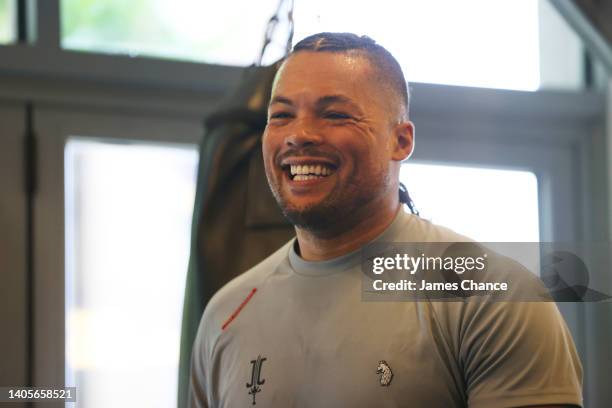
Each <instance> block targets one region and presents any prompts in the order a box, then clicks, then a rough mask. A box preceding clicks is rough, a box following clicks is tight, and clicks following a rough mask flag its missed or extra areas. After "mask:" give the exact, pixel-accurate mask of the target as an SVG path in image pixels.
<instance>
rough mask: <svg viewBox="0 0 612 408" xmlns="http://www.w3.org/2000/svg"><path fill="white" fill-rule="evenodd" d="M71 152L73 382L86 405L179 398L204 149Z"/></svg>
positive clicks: (80, 144)
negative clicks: (192, 239) (180, 359)
mask: <svg viewBox="0 0 612 408" xmlns="http://www.w3.org/2000/svg"><path fill="white" fill-rule="evenodd" d="M65 154H66V161H65V163H66V171H65V174H66V176H65V177H66V193H65V194H66V234H67V235H66V252H67V253H66V377H67V378H66V383H67V384H71V385H74V386H76V387H78V389H79V397H78V398H79V400H80V404H82V405H83V406H87V407H110V406H112V407H136V406H142V407H145V406H146V407H162V406H164V407H170V406H174V405H175V404H176V392H177V372H178V357H179V341H180V325H181V315H182V306H183V293H184V289H185V286H184V285H185V276H186V272H187V263H188V258H189V248H190V228H191V217H192V211H193V202H194V196H195V176H196V167H197V161H198V153H197V150H196V149H195V146H187V147H183V146H176V145H174V146H172V145H160V144H158V145H155V144H143V143H139V144H127V145H126V144H110V143H105V142H103V141H95V142H94V141H84V140H80V139H74V138H73V139H70V140H69V142H68V144H67V147H66V150H65ZM109 390H112V392H109ZM134 390H141V391H142V390H146V392H140V391H139V392H135V391H134Z"/></svg>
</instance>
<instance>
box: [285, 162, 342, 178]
mask: <svg viewBox="0 0 612 408" xmlns="http://www.w3.org/2000/svg"><path fill="white" fill-rule="evenodd" d="M289 170H290V172H291V175H292V176H295V177H294V178H293V179H294V180H310V179H311V178H316V177H318V176H329V175H330V174H332V172H333V169H331V168H330V167H327V166H326V165H324V164H308V165H299V164H296V165H294V164H292V165H291V166H289ZM298 176H302V177H300V178H299V179H298ZM305 177H309V178H305Z"/></svg>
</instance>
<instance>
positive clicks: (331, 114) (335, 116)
mask: <svg viewBox="0 0 612 408" xmlns="http://www.w3.org/2000/svg"><path fill="white" fill-rule="evenodd" d="M323 116H324V117H325V119H335V120H338V119H350V118H351V115H347V114H346V113H342V112H335V111H334V112H325V114H324V115H323Z"/></svg>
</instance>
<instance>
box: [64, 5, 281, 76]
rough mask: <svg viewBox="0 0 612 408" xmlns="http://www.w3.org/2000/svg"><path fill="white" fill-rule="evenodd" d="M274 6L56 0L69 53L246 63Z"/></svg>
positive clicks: (255, 50)
mask: <svg viewBox="0 0 612 408" xmlns="http://www.w3.org/2000/svg"><path fill="white" fill-rule="evenodd" d="M236 3H242V4H236ZM276 6H277V0H263V1H257V2H251V1H242V2H240V1H239V2H232V3H223V2H216V1H202V0H173V1H168V0H131V1H124V0H106V1H103V2H100V1H90V0H61V30H62V33H61V38H62V39H61V42H62V47H63V48H66V49H71V50H80V51H95V52H104V53H119V54H128V55H131V56H138V55H143V56H155V57H164V58H172V59H182V60H192V61H201V62H208V63H213V64H214V63H217V64H225V65H249V64H252V63H253V62H254V61H255V59H256V57H257V56H258V55H259V52H260V48H261V45H262V41H263V33H264V30H265V27H266V23H267V21H268V19H269V18H270V16H271V15H272V14H273V13H274V10H275V9H276ZM237 10H239V12H237Z"/></svg>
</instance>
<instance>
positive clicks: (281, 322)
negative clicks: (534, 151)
mask: <svg viewBox="0 0 612 408" xmlns="http://www.w3.org/2000/svg"><path fill="white" fill-rule="evenodd" d="M408 112H409V110H408V91H407V87H406V82H405V80H404V77H403V74H402V71H401V69H400V67H399V65H398V64H397V62H396V61H395V59H394V58H393V56H391V54H389V53H388V52H387V51H386V50H385V49H384V48H382V47H381V46H379V45H377V44H376V43H375V42H374V41H373V40H371V39H369V38H367V37H358V36H356V35H353V34H347V33H321V34H317V35H314V36H311V37H308V38H306V39H304V40H302V41H301V42H300V43H298V44H297V45H296V46H295V47H294V50H293V51H292V53H291V54H290V56H289V57H288V58H287V59H286V60H285V62H284V63H283V65H282V66H281V68H280V70H279V72H278V74H277V77H276V80H275V82H274V86H273V90H272V98H271V100H270V105H269V111H268V125H267V127H266V130H265V133H264V137H263V157H264V163H265V168H266V175H267V177H268V182H269V184H270V187H271V189H272V192H273V193H274V196H275V197H276V199H277V201H278V203H279V205H280V207H281V209H282V211H283V213H284V214H285V216H286V217H287V218H288V219H289V220H290V221H291V222H292V223H293V224H294V225H295V231H296V238H295V239H292V240H291V241H290V242H288V243H287V244H286V245H284V246H283V247H282V248H280V249H279V250H278V251H277V252H275V253H274V254H273V255H271V256H270V257H269V258H267V259H266V260H264V261H263V262H261V263H260V264H258V265H257V266H255V267H254V268H252V269H251V270H249V271H247V272H245V273H244V274H243V275H241V276H240V277H238V278H236V279H234V280H233V281H232V282H230V283H229V284H228V285H226V286H225V287H224V288H223V289H221V290H220V291H219V292H218V293H217V294H216V295H215V296H214V297H213V299H212V300H211V301H210V302H209V304H208V306H207V307H206V311H205V312H204V316H203V318H202V322H201V325H200V328H199V331H198V336H197V338H196V341H195V344H194V351H193V358H192V375H191V391H190V400H191V406H193V407H238V406H247V405H260V406H264V407H293V406H300V407H404V406H414V407H428V408H430V407H444V408H447V407H467V406H469V407H493V408H494V407H524V406H548V407H553V406H580V405H581V404H582V397H581V385H582V369H581V365H580V361H579V359H578V357H577V355H576V351H575V348H574V345H573V343H572V340H571V336H570V334H569V332H568V330H567V327H566V326H565V324H564V322H563V319H562V318H561V316H560V314H559V312H558V310H557V308H556V306H555V304H554V303H520V302H516V303H493V302H471V301H468V302H433V301H419V302H364V301H362V292H361V291H362V286H361V285H362V270H361V253H362V251H363V250H364V249H366V248H368V247H370V246H372V245H375V244H376V243H381V242H460V241H465V240H466V238H465V237H462V236H460V235H458V234H456V233H454V232H452V231H450V230H448V229H446V228H443V227H439V226H435V225H433V224H431V223H429V222H427V221H425V220H422V219H420V218H419V217H418V216H415V215H410V214H407V213H406V212H404V211H403V210H402V208H401V205H402V202H407V201H409V200H407V199H406V195H405V194H402V193H401V192H400V193H398V192H399V191H400V190H399V170H400V166H401V162H402V161H403V160H405V159H407V158H408V157H409V156H410V154H411V153H412V150H413V147H414V126H413V124H412V123H411V122H410V121H409V119H408ZM237 256H239V254H237Z"/></svg>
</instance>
